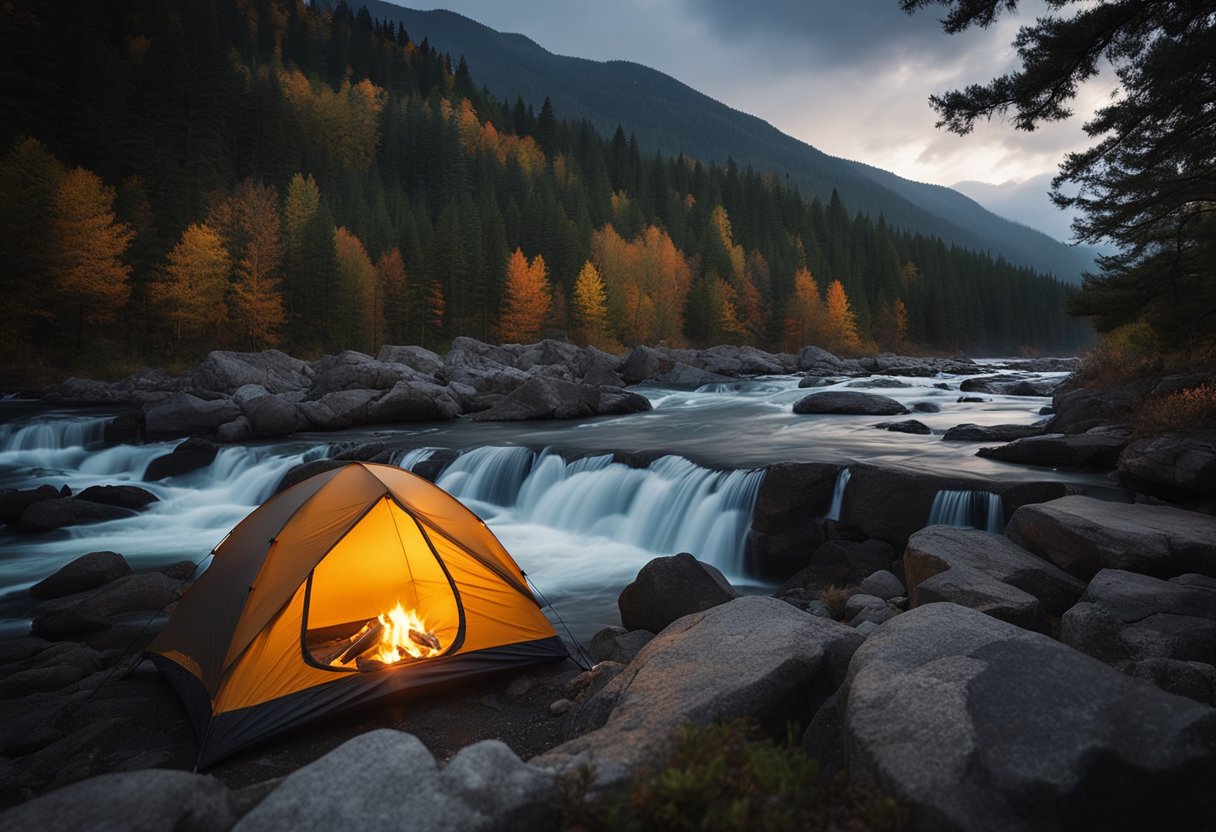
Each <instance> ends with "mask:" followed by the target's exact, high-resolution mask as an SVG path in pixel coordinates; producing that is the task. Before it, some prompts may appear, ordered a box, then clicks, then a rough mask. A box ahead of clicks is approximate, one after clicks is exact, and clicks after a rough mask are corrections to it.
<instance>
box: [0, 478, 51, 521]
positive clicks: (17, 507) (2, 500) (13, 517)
mask: <svg viewBox="0 0 1216 832" xmlns="http://www.w3.org/2000/svg"><path fill="white" fill-rule="evenodd" d="M57 499H59V489H58V488H55V487H54V486H53V485H40V486H38V487H37V488H27V489H24V490H12V489H7V490H5V491H0V522H3V523H8V524H10V525H11V524H13V523H16V522H17V521H18V520H20V519H21V515H22V514H24V513H25V510H26V509H27V508H29V507H30V506H32V505H33V504H34V503H40V502H43V501H44V500H57Z"/></svg>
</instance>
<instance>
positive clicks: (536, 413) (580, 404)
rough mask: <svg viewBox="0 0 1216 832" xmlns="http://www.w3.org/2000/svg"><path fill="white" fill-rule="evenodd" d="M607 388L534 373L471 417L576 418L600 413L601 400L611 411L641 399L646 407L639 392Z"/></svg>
mask: <svg viewBox="0 0 1216 832" xmlns="http://www.w3.org/2000/svg"><path fill="white" fill-rule="evenodd" d="M607 391H612V388H606V389H605V391H601V390H600V389H599V388H597V387H589V386H587V385H580V384H575V383H574V382H570V381H562V380H560V379H554V378H545V377H540V376H538V377H535V378H532V379H530V380H529V381H527V382H526V383H524V384H523V385H521V386H520V387H518V388H517V389H515V390H514V391H512V392H511V393H508V394H507V395H506V396H504V397H503V398H502V399H501V400H500V401H498V402H497V403H496V404H495V405H494V406H493V407H491V408H489V409H488V410H484V411H482V412H480V413H476V414H474V415H473V417H472V418H473V419H474V420H475V421H484V422H500V421H523V420H529V419H577V418H581V417H585V416H595V415H597V414H599V413H601V412H602V410H601V408H602V406H603V405H604V404H605V403H608V404H610V405H611V406H612V408H613V409H614V411H615V412H620V410H619V408H620V407H622V406H639V407H640V406H641V404H642V403H645V408H644V409H646V410H649V409H650V402H649V401H647V400H646V399H644V398H642V397H641V396H637V395H636V394H629V393H628V392H627V391H619V395H605V393H606V392H607ZM627 412H632V411H627Z"/></svg>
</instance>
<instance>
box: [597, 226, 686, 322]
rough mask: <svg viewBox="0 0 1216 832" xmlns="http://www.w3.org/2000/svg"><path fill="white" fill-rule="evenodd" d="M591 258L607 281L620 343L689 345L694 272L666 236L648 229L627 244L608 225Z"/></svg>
mask: <svg viewBox="0 0 1216 832" xmlns="http://www.w3.org/2000/svg"><path fill="white" fill-rule="evenodd" d="M591 259H592V260H593V262H594V263H595V265H596V268H597V269H598V270H599V273H600V276H601V277H602V278H603V281H604V288H605V291H606V293H607V298H608V310H609V315H610V317H611V318H612V320H613V321H614V323H615V324H616V327H617V336H618V338H619V340H620V341H622V342H623V343H624V344H626V345H630V344H644V343H656V342H658V341H663V340H666V341H667V342H668V343H669V344H671V345H673V346H683V343H684V305H685V303H686V302H687V300H688V290H689V287H690V286H691V285H692V270H691V269H689V267H688V262H687V261H686V260H685V259H684V255H683V254H682V253H681V252H680V250H679V249H678V248H676V246H675V243H673V242H672V241H671V238H670V237H668V236H667V233H666V232H665V231H663V230H662V229H660V228H658V227H656V226H653V225H651V226H647V227H645V228H643V229H642V231H641V233H640V234H638V236H637V237H636V238H634V240H633V241H632V242H626V241H625V240H624V239H623V238H622V237H621V235H620V234H618V233H617V232H616V229H615V228H613V227H612V226H611V225H606V226H604V227H603V228H602V229H600V230H599V231H596V232H595V233H593V234H592V235H591Z"/></svg>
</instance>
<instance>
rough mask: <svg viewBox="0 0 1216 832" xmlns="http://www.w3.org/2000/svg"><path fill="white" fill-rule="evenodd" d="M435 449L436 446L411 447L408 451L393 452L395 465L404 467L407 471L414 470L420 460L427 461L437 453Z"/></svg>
mask: <svg viewBox="0 0 1216 832" xmlns="http://www.w3.org/2000/svg"><path fill="white" fill-rule="evenodd" d="M435 451H436V449H435V448H411V449H410V450H408V451H400V452H398V453H396V454H393V465H396V466H397V467H398V468H404V469H405V470H406V471H413V470H414V466H415V465H417V464H418V463H419V462H426V461H427V460H428V459H430V458H431V457H433V456H434V455H435Z"/></svg>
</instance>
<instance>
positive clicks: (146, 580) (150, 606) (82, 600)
mask: <svg viewBox="0 0 1216 832" xmlns="http://www.w3.org/2000/svg"><path fill="white" fill-rule="evenodd" d="M180 587H181V581H175V580H174V579H172V578H170V577H169V576H168V575H165V574H164V573H162V572H148V573H145V574H142V575H127V576H126V577H123V578H119V579H117V580H115V581H111V582H110V583H107V584H105V585H103V586H100V587H98V588H97V589H92V590H88V591H86V592H79V593H76V594H74V595H65V596H63V597H62V598H54V599H52V600H50V601H46V602H45V603H43V604H42V605H41V606H39V607H38V608H37V609H36V610H34V619H33V632H34V634H35V635H40V634H41V633H42V632H43V623H44V622H45V621H49V620H55V619H54V616H56V615H60V616H61V615H62V614H63V613H71V614H73V615H77V616H82V617H83V618H85V619H86V620H88V619H103V620H104V619H106V618H109V617H110V616H114V615H118V614H120V613H125V612H136V611H147V610H159V609H161V608H162V607H164V606H165V605H166V604H168V603H169V602H171V601H173V600H174V599H176V597H177V591H178V589H179V588H180ZM59 620H60V621H61V620H62V618H61V619H59ZM60 632H61V633H62V630H60Z"/></svg>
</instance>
